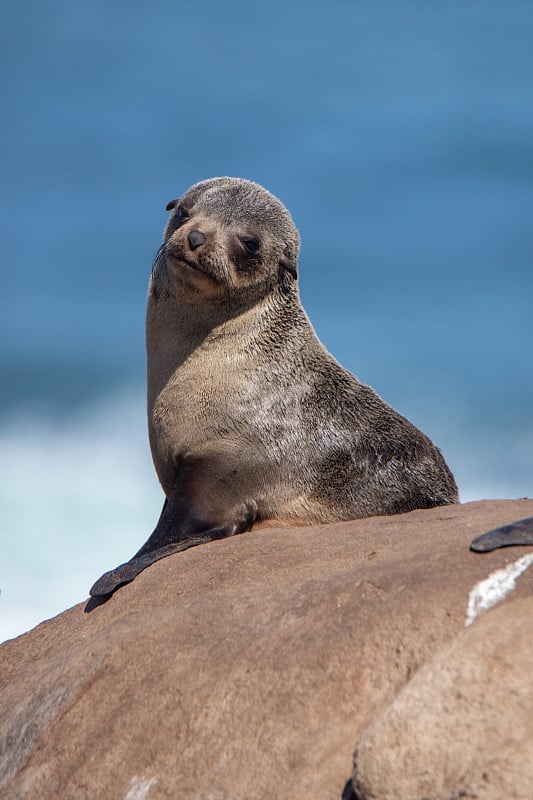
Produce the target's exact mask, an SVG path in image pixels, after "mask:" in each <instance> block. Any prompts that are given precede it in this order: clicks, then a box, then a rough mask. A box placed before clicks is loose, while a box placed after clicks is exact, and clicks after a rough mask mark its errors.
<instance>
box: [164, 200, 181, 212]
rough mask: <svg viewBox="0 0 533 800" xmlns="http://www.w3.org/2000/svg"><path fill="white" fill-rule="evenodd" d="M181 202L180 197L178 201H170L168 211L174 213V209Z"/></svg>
mask: <svg viewBox="0 0 533 800" xmlns="http://www.w3.org/2000/svg"><path fill="white" fill-rule="evenodd" d="M179 200H180V199H179V197H178V198H176V200H170V201H169V202H168V203H167V211H172V209H173V208H176V206H177V205H178V203H179Z"/></svg>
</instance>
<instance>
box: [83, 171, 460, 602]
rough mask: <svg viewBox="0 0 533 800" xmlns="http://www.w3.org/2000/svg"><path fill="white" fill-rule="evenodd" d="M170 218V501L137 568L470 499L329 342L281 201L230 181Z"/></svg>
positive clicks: (153, 340) (163, 345) (166, 245)
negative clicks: (265, 528)
mask: <svg viewBox="0 0 533 800" xmlns="http://www.w3.org/2000/svg"><path fill="white" fill-rule="evenodd" d="M169 208H170V209H171V210H172V214H171V216H170V218H169V221H168V224H167V226H166V230H165V234H164V241H163V245H162V246H161V248H160V251H159V253H158V256H157V258H156V262H155V265H154V269H153V274H152V279H151V282H150V288H149V292H148V309H147V319H146V344H147V354H148V427H149V435H150V444H151V448H152V455H153V459H154V465H155V468H156V471H157V474H158V476H159V480H160V482H161V486H162V487H163V490H164V492H165V495H166V503H165V506H164V508H163V512H162V514H161V518H160V520H159V523H158V525H157V527H156V529H155V531H154V533H153V534H152V536H151V537H150V539H149V540H148V542H147V543H146V544H145V545H144V547H143V548H141V550H140V551H139V553H138V554H137V556H135V557H134V559H133V560H132V562H129V563H130V564H133V565H134V564H135V559H136V558H139V557H140V556H142V557H143V559H145V560H148V561H149V559H150V554H153V555H154V558H153V559H152V560H156V558H157V557H160V556H157V551H158V550H160V549H161V548H162V549H163V551H164V553H163V554H164V555H166V554H168V552H167V551H168V549H169V548H171V549H172V548H178V549H182V547H181V543H185V542H187V541H188V540H189V539H191V537H196V538H197V537H198V536H199V535H200V536H201V537H202V541H203V540H208V539H209V538H217V537H220V536H226V535H231V534H233V533H239V532H241V531H243V530H247V529H250V527H251V526H252V525H253V524H254V523H259V522H261V521H262V520H264V521H266V520H268V521H270V522H269V524H276V523H274V522H273V521H275V520H277V524H278V525H294V524H312V523H320V522H331V521H334V520H346V519H353V518H356V517H365V516H370V515H375V514H395V513H399V512H403V511H410V510H412V509H414V508H428V507H431V506H438V505H443V504H447V503H453V502H455V501H456V500H457V487H456V485H455V481H454V479H453V476H452V474H451V473H450V471H449V469H448V468H447V466H446V464H445V463H444V460H443V458H442V456H441V454H440V452H439V451H438V450H437V448H436V447H435V446H434V445H433V444H432V443H431V441H430V440H429V439H428V438H427V437H426V436H425V435H424V434H422V433H421V432H420V431H419V430H417V429H416V428H415V427H414V426H413V425H412V424H411V423H410V422H408V420H406V419H404V418H403V417H402V416H400V415H399V414H397V413H396V412H395V411H394V410H393V409H392V408H390V407H389V406H388V405H386V404H385V403H384V402H383V401H382V400H381V399H380V398H379V397H378V396H377V395H376V394H375V392H374V391H373V390H372V389H371V388H370V387H368V386H365V385H364V384H362V383H360V382H359V381H358V380H357V379H356V378H355V377H354V376H353V375H351V374H350V373H349V372H347V371H346V370H345V369H343V367H341V366H340V364H338V362H337V361H335V359H334V358H333V357H332V356H331V355H330V354H329V353H328V352H327V351H326V350H325V348H324V347H323V345H322V344H321V343H320V341H319V340H318V338H317V337H316V334H315V332H314V330H313V328H312V326H311V323H310V322H309V320H308V318H307V316H306V314H305V312H304V310H303V308H302V306H301V303H300V299H299V295H298V286H297V274H298V265H297V262H298V250H299V237H298V233H297V231H296V228H295V226H294V223H293V221H292V219H291V217H290V215H289V213H288V211H287V210H286V209H285V207H284V206H283V205H282V204H281V203H280V201H279V200H277V199H276V198H275V197H274V196H273V195H271V194H270V193H269V192H267V191H266V190H265V189H263V188H262V187H260V186H258V185H257V184H255V183H252V182H250V181H244V180H241V179H238V178H215V179H212V180H208V181H204V182H202V183H199V184H196V185H195V186H193V187H192V188H191V189H190V190H189V191H188V192H187V193H186V194H185V195H184V196H183V197H182V198H180V199H178V200H174V201H172V202H171V203H169ZM196 538H195V540H196ZM143 563H144V562H143ZM126 566H127V565H126ZM141 568H144V567H141ZM132 571H134V568H133V567H132V569H130V571H128V570H126V571H125V574H127V575H128V576H129V575H130V574H131V572H132ZM137 571H140V570H137ZM127 579H128V580H131V577H128V578H127ZM97 586H98V584H97ZM103 586H104V587H105V586H108V584H105V583H104V584H103ZM93 588H94V587H93ZM94 593H96V594H99V593H101V592H98V591H96V592H94Z"/></svg>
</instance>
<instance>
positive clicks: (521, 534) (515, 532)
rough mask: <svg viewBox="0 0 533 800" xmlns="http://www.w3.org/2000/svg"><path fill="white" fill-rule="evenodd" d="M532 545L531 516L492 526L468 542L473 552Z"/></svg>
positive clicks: (532, 522)
mask: <svg viewBox="0 0 533 800" xmlns="http://www.w3.org/2000/svg"><path fill="white" fill-rule="evenodd" d="M528 544H531V545H533V517H526V519H519V520H518V521H517V522H511V523H510V524H509V525H502V526H501V528H494V529H493V530H491V531H487V533H482V534H481V536H476V538H475V539H474V540H473V541H472V543H471V544H470V549H471V550H473V551H474V553H488V552H490V551H491V550H496V549H497V548H498V547H511V546H512V545H515V546H516V545H528Z"/></svg>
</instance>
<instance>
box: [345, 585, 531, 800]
mask: <svg viewBox="0 0 533 800" xmlns="http://www.w3.org/2000/svg"><path fill="white" fill-rule="evenodd" d="M532 664H533V596H530V597H527V598H521V599H515V600H513V602H511V603H509V604H506V605H504V606H502V607H500V608H496V609H494V611H492V612H490V613H489V614H486V615H485V616H484V617H483V618H482V619H480V620H479V621H478V622H477V623H476V624H475V625H473V626H472V627H469V628H467V629H466V630H464V631H462V632H461V633H459V634H458V635H457V637H456V638H455V639H454V641H453V642H452V643H451V644H450V645H448V646H447V647H444V648H443V649H442V650H440V651H439V652H438V654H437V655H436V656H435V657H434V658H433V659H431V660H430V662H429V663H428V664H425V665H424V666H423V667H422V668H421V669H420V670H419V672H418V673H417V674H416V675H415V676H414V678H413V680H412V681H411V682H410V683H409V684H407V686H406V687H405V688H404V689H403V690H402V691H401V692H400V693H399V695H398V696H397V697H396V698H395V700H393V702H392V703H391V704H390V705H389V706H388V707H387V708H386V710H385V711H384V712H383V713H382V714H379V715H378V717H377V719H376V720H374V721H373V722H372V723H371V725H370V727H369V729H368V730H367V731H366V732H365V733H364V735H363V736H362V738H361V741H360V742H359V746H358V749H357V752H356V755H355V762H356V768H355V777H354V784H355V786H356V787H357V789H358V794H356V795H355V796H356V797H357V796H359V797H360V798H365V800H366V799H367V798H368V800H370V798H379V800H424V799H425V798H431V800H451V798H479V800H482V799H483V800H531V798H532V797H533V714H532V713H531V710H532V708H533V678H532Z"/></svg>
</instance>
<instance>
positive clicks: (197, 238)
mask: <svg viewBox="0 0 533 800" xmlns="http://www.w3.org/2000/svg"><path fill="white" fill-rule="evenodd" d="M187 239H188V240H189V246H190V248H191V250H196V248H197V247H200V245H202V244H203V243H204V242H205V236H204V234H203V233H202V231H190V232H189V233H188V235H187Z"/></svg>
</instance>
